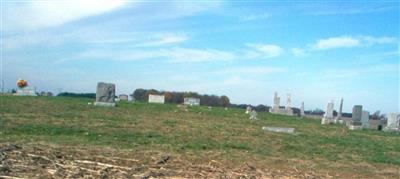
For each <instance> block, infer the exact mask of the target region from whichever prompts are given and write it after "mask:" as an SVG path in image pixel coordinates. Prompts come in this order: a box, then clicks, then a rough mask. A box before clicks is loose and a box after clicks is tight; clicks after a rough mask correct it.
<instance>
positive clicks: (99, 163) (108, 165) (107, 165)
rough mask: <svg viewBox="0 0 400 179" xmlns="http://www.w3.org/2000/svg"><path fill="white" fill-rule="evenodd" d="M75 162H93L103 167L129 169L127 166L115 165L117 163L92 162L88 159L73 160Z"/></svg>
mask: <svg viewBox="0 0 400 179" xmlns="http://www.w3.org/2000/svg"><path fill="white" fill-rule="evenodd" d="M75 162H77V163H83V164H95V165H100V166H105V167H114V168H122V169H125V170H130V169H131V168H129V167H123V166H117V165H112V164H107V163H101V162H92V161H88V160H75Z"/></svg>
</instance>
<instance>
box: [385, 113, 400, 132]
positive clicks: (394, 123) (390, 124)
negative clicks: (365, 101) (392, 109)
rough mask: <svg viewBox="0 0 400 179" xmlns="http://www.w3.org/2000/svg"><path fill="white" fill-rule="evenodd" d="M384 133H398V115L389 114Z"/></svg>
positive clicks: (399, 123) (399, 119)
mask: <svg viewBox="0 0 400 179" xmlns="http://www.w3.org/2000/svg"><path fill="white" fill-rule="evenodd" d="M384 130H385V131H397V132H400V113H389V114H388V119H387V126H386V127H385V129H384Z"/></svg>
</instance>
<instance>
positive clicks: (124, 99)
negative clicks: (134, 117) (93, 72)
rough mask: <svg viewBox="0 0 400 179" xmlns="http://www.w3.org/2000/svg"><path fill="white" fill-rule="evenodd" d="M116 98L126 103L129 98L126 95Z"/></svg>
mask: <svg viewBox="0 0 400 179" xmlns="http://www.w3.org/2000/svg"><path fill="white" fill-rule="evenodd" d="M118 98H119V100H121V101H128V100H129V96H128V95H126V94H120V95H119V97H118Z"/></svg>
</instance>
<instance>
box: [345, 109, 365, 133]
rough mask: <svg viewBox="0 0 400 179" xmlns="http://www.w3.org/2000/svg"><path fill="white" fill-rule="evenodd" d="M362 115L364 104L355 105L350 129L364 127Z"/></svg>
mask: <svg viewBox="0 0 400 179" xmlns="http://www.w3.org/2000/svg"><path fill="white" fill-rule="evenodd" d="M361 117H362V106H361V105H354V106H353V113H352V117H351V122H350V124H349V126H348V127H349V129H350V130H359V129H362V122H361Z"/></svg>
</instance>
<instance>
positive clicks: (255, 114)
mask: <svg viewBox="0 0 400 179" xmlns="http://www.w3.org/2000/svg"><path fill="white" fill-rule="evenodd" d="M249 119H250V120H257V112H256V110H252V111H251V112H250V118H249Z"/></svg>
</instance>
